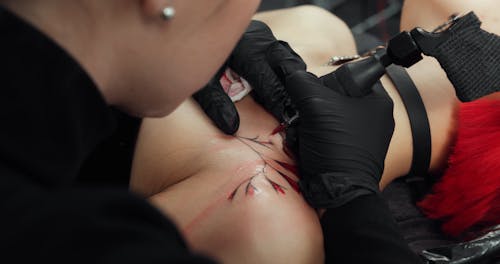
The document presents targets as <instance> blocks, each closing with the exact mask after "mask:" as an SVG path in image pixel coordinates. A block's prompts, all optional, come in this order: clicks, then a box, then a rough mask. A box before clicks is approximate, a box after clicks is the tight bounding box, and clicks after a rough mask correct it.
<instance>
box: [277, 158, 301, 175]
mask: <svg viewBox="0 0 500 264" xmlns="http://www.w3.org/2000/svg"><path fill="white" fill-rule="evenodd" d="M275 161H276V162H277V163H278V164H279V165H281V166H282V167H283V168H285V169H286V170H288V171H289V172H291V173H293V174H295V175H297V176H299V171H298V170H297V166H295V165H291V164H288V163H285V162H281V161H279V160H275Z"/></svg>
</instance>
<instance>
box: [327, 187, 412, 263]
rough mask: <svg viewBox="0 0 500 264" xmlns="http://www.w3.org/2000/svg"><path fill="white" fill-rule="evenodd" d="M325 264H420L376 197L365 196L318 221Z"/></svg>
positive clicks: (390, 216)
mask: <svg viewBox="0 0 500 264" xmlns="http://www.w3.org/2000/svg"><path fill="white" fill-rule="evenodd" d="M321 225H322V228H323V236H324V239H325V254H326V263H350V264H351V263H385V264H390V263H394V264H401V263H422V262H421V261H420V260H419V258H418V256H417V255H416V254H414V253H413V252H412V251H411V250H410V248H409V246H408V244H407V243H406V241H405V240H404V238H403V237H402V235H401V234H400V233H399V231H398V228H397V225H396V222H395V221H394V219H393V218H392V215H391V213H390V212H389V208H388V206H387V204H386V203H385V201H384V200H383V198H382V197H380V196H379V195H375V194H373V195H365V196H361V197H359V198H356V199H355V200H353V201H351V202H349V203H347V204H345V205H343V206H341V207H338V208H335V209H329V210H327V211H326V213H325V214H324V215H323V217H322V219H321Z"/></svg>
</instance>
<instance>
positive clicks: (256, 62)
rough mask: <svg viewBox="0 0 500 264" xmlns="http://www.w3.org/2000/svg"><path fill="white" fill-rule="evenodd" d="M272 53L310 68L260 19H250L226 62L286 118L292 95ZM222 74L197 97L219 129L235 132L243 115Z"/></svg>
mask: <svg viewBox="0 0 500 264" xmlns="http://www.w3.org/2000/svg"><path fill="white" fill-rule="evenodd" d="M269 57H280V58H281V60H280V63H281V64H286V65H287V66H286V68H290V69H294V71H295V70H305V69H306V65H305V63H304V62H303V61H302V59H301V58H300V56H299V55H297V53H295V52H294V51H293V50H292V49H291V48H290V46H289V45H288V43H286V42H283V41H278V40H277V39H276V38H275V37H274V35H273V33H272V31H271V29H270V28H269V27H268V26H267V25H266V24H265V23H263V22H260V21H252V22H251V23H250V26H249V27H248V28H247V30H246V32H245V33H244V34H243V36H242V38H241V40H240V41H239V43H238V45H237V46H236V48H235V49H234V51H233V52H232V54H231V56H230V57H229V59H228V61H227V64H226V65H225V66H228V67H229V68H231V69H232V70H234V71H235V72H236V73H238V74H239V75H240V76H242V77H243V78H245V79H246V80H247V81H248V82H249V83H250V84H251V85H252V87H253V89H254V90H253V91H254V92H253V96H254V98H255V100H256V101H257V102H258V103H260V104H261V105H262V106H263V107H264V108H265V109H266V110H268V111H269V112H270V113H271V114H272V115H273V116H274V117H275V118H276V119H277V120H278V121H280V122H282V121H283V111H284V109H285V106H287V105H289V98H288V96H287V94H286V91H285V89H284V87H283V84H282V82H281V80H280V79H279V78H278V77H277V76H276V74H275V72H274V71H273V69H272V68H271V67H270V65H269V63H268V58H269ZM277 67H280V66H279V65H278V66H277ZM222 70H223V69H222ZM220 74H221V71H219V73H218V74H217V75H216V76H215V77H214V79H212V81H210V83H209V84H208V85H207V86H206V87H205V88H203V89H202V90H200V91H199V92H197V93H196V94H195V95H194V98H195V99H196V101H198V103H199V104H200V106H201V107H202V108H203V110H204V111H205V113H207V115H208V116H209V117H210V118H211V119H212V120H213V121H214V123H215V124H216V125H217V127H219V129H221V130H222V131H223V132H224V133H226V134H234V133H235V132H236V131H237V130H238V127H239V116H238V112H237V111H236V108H235V107H234V105H233V103H232V102H231V99H230V98H229V96H227V95H226V94H225V93H224V91H223V90H222V87H221V85H220V83H219V82H218V80H219V79H220Z"/></svg>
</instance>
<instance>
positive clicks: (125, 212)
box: [0, 175, 213, 264]
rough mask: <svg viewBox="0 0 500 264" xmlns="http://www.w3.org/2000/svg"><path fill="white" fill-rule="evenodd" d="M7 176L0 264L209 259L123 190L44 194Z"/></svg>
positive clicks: (0, 205) (122, 263) (0, 223)
mask: <svg viewBox="0 0 500 264" xmlns="http://www.w3.org/2000/svg"><path fill="white" fill-rule="evenodd" d="M3 176H5V175H3ZM3 176H2V177H3ZM3 179H6V178H3ZM7 179H8V178H7ZM11 179H12V180H11V181H9V182H8V183H6V182H2V183H1V184H0V185H1V186H0V190H1V191H2V192H1V193H2V196H3V197H2V198H3V199H2V202H0V209H1V212H2V213H1V215H2V217H1V219H0V233H1V234H2V235H1V236H0V245H2V246H1V247H2V249H1V250H0V251H1V252H2V254H0V263H11V261H12V260H15V261H14V262H15V263H120V264H125V263H213V262H212V261H211V260H209V259H207V258H204V257H201V256H197V255H195V254H193V253H192V252H189V250H188V249H187V246H186V245H185V243H184V241H183V239H182V237H181V235H180V234H179V233H178V231H177V230H176V228H175V226H174V225H173V224H172V223H171V222H170V221H168V220H167V219H166V218H165V217H164V216H163V215H162V214H161V213H160V212H159V211H157V210H156V209H155V208H153V207H152V206H150V205H149V204H148V203H147V202H146V201H144V200H143V199H140V198H138V197H134V196H133V195H131V194H130V193H128V192H126V191H123V190H109V189H102V190H99V189H64V190H61V191H57V190H52V191H50V192H48V191H45V190H42V189H40V188H38V187H36V185H32V184H27V181H23V180H20V179H21V178H17V177H15V178H11ZM20 187H21V188H22V191H19V189H20ZM4 195H6V196H4ZM7 197H8V198H7ZM5 198H7V201H6V199H5ZM8 260H11V261H8Z"/></svg>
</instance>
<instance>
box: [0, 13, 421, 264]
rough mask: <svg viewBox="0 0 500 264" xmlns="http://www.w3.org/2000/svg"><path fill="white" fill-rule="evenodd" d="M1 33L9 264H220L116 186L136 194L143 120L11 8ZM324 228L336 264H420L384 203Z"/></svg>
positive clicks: (0, 196) (343, 213)
mask: <svg viewBox="0 0 500 264" xmlns="http://www.w3.org/2000/svg"><path fill="white" fill-rule="evenodd" d="M0 34H1V41H0V87H1V88H0V89H1V95H0V122H1V128H0V212H1V218H0V246H1V247H0V248H1V249H0V253H1V254H0V262H1V263H10V262H11V261H12V260H13V261H15V263H28V262H29V263H34V262H37V263H212V262H211V261H210V260H208V259H206V258H204V257H201V256H196V255H194V254H192V253H191V252H189V250H188V249H187V247H186V245H185V243H184V241H183V239H182V237H181V236H180V234H179V232H178V231H177V230H176V228H175V226H174V225H173V224H172V223H171V222H170V221H169V220H167V219H166V218H165V217H164V216H163V215H162V214H160V212H158V211H157V210H156V209H154V208H153V207H152V206H150V205H149V204H148V203H147V202H145V201H144V200H142V199H140V198H138V197H135V196H133V195H132V194H130V193H129V192H128V191H127V190H126V188H110V186H116V184H117V183H119V185H122V186H124V185H126V182H127V180H128V173H129V170H130V161H131V149H133V146H132V145H133V143H134V141H135V137H136V134H137V128H138V124H139V122H140V121H139V120H136V119H133V118H132V119H131V118H130V117H127V116H122V114H120V113H119V112H116V111H115V110H112V109H110V108H109V107H108V106H107V105H106V103H105V101H104V100H103V98H102V96H101V94H100V93H99V92H98V89H97V88H96V87H95V84H94V83H93V81H92V80H91V79H90V78H89V76H88V75H87V74H86V73H85V72H84V71H83V70H82V68H81V67H80V66H79V65H78V63H76V62H75V61H74V60H73V59H72V58H71V57H70V56H69V55H68V54H67V53H66V52H65V51H64V50H63V49H61V48H60V47H58V46H57V45H56V44H55V43H54V42H52V41H51V40H50V39H48V38H47V37H45V36H44V35H43V34H41V33H40V32H38V31H37V30H35V29H34V28H33V27H31V26H30V25H28V24H26V23H25V22H23V21H21V20H20V19H18V18H17V17H15V16H14V15H12V14H11V13H9V12H8V11H6V10H4V9H1V8H0ZM122 118H123V119H122ZM123 124H124V125H123ZM117 127H118V129H117ZM123 144H125V145H123ZM127 144H128V145H127ZM116 148H118V149H119V150H116ZM120 148H123V149H120ZM117 153H118V154H117ZM108 159H110V160H112V161H117V162H111V163H110V162H108ZM122 163H125V164H123V167H121V165H122ZM113 175H118V176H113ZM124 175H126V176H124ZM103 186H107V187H106V188H105V187H103ZM322 225H323V231H324V236H325V250H326V255H327V262H329V263H415V262H417V260H416V256H415V255H413V254H412V253H411V251H409V249H408V246H407V245H406V243H405V242H404V241H403V240H402V238H401V236H400V235H399V233H398V232H397V228H396V226H395V224H394V221H393V220H392V219H391V217H390V214H389V212H388V210H387V207H386V206H385V204H384V201H382V199H381V198H380V197H378V196H375V195H373V196H364V197H361V198H359V199H356V200H355V201H353V202H351V203H349V204H347V205H345V206H343V207H341V208H337V209H335V210H329V211H328V212H327V213H326V214H325V216H324V217H323V219H322Z"/></svg>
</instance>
